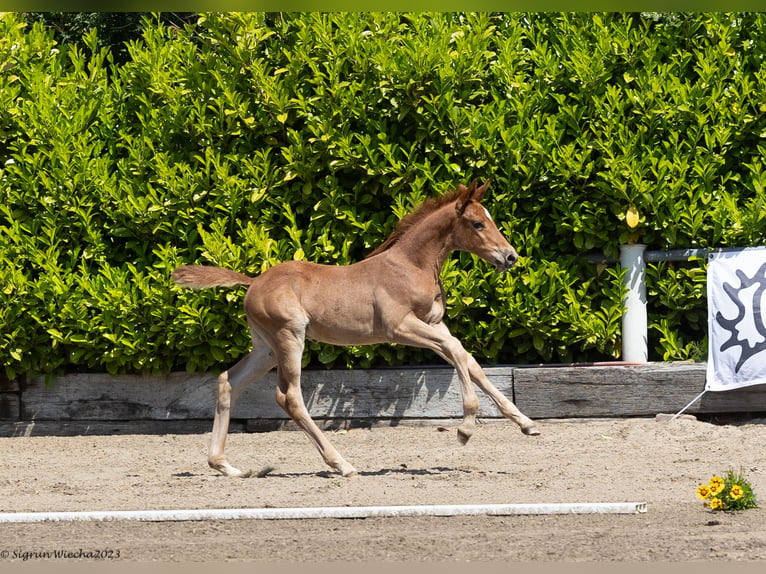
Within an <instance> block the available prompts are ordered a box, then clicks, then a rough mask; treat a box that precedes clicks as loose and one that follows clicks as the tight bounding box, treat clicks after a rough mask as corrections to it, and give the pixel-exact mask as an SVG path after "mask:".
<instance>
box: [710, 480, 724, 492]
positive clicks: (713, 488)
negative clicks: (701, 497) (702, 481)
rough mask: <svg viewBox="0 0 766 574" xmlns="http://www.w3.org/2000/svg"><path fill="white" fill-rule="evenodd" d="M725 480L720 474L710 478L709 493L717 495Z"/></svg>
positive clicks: (721, 489)
mask: <svg viewBox="0 0 766 574" xmlns="http://www.w3.org/2000/svg"><path fill="white" fill-rule="evenodd" d="M724 485H725V482H724V480H723V479H722V478H721V477H720V476H714V477H713V478H711V479H710V494H711V495H713V496H718V495H719V494H721V492H722V491H723V489H724Z"/></svg>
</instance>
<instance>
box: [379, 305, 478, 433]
mask: <svg viewBox="0 0 766 574" xmlns="http://www.w3.org/2000/svg"><path fill="white" fill-rule="evenodd" d="M393 342H395V343H401V344H404V345H411V346H413V347H422V348H426V349H431V350H433V351H434V352H436V353H437V354H438V355H439V356H441V357H442V358H443V359H444V360H445V361H447V362H448V363H449V364H450V365H452V366H453V367H455V370H456V371H457V375H458V379H459V381H460V390H461V391H462V395H463V422H462V423H461V424H460V426H458V427H457V438H458V440H459V441H460V443H461V444H465V443H466V442H468V439H469V438H471V435H473V431H474V429H475V427H476V415H477V414H478V412H479V398H478V397H477V396H476V391H474V389H473V386H472V385H471V376H470V371H469V368H468V359H470V357H471V356H470V355H469V354H468V352H467V351H466V350H465V349H464V348H463V345H462V344H461V343H460V341H458V340H457V339H456V338H455V337H453V336H452V335H451V334H450V332H449V329H447V326H446V325H445V324H444V323H436V324H429V323H425V322H423V321H421V320H420V319H418V317H417V316H415V314H413V313H411V314H409V315H407V316H406V317H405V318H404V320H403V321H402V322H401V324H400V325H399V327H398V329H397V330H396V333H395V335H394V338H393Z"/></svg>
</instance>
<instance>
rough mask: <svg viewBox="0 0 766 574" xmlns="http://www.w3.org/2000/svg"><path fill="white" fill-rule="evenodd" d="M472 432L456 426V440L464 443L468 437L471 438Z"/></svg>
mask: <svg viewBox="0 0 766 574" xmlns="http://www.w3.org/2000/svg"><path fill="white" fill-rule="evenodd" d="M472 434H473V431H470V430H467V429H464V428H461V427H458V428H457V441H458V442H459V443H460V444H462V445H464V444H465V443H467V442H468V439H469V438H471V435H472Z"/></svg>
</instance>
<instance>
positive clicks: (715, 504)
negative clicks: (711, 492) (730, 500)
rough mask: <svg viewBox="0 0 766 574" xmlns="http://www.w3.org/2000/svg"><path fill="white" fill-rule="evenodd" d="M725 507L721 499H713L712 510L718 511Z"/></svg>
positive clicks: (711, 500) (711, 501)
mask: <svg viewBox="0 0 766 574" xmlns="http://www.w3.org/2000/svg"><path fill="white" fill-rule="evenodd" d="M722 507H723V502H722V501H721V499H720V498H711V499H710V508H711V509H712V510H718V509H719V508H722Z"/></svg>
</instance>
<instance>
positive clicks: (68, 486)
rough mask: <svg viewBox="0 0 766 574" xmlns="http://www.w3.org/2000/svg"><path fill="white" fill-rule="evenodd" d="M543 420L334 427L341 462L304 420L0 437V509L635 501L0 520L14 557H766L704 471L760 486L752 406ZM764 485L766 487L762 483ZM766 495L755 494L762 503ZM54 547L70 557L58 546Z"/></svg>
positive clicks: (763, 521)
mask: <svg viewBox="0 0 766 574" xmlns="http://www.w3.org/2000/svg"><path fill="white" fill-rule="evenodd" d="M729 423H730V424H712V423H708V422H701V421H697V420H692V419H677V420H674V421H672V422H658V421H656V420H655V419H622V420H589V421H582V420H570V421H563V422H562V421H541V422H540V430H541V431H542V434H541V435H540V436H536V437H528V436H524V435H522V434H521V433H520V432H519V431H518V429H517V428H516V427H515V426H513V425H512V424H510V423H506V422H490V423H486V424H483V425H481V426H480V427H479V428H478V430H477V432H476V434H475V435H474V436H473V438H472V439H471V440H470V441H469V442H468V444H467V445H466V446H461V445H459V444H458V442H457V440H456V436H455V432H454V429H449V431H441V430H439V429H438V428H437V427H434V426H427V427H409V426H398V427H385V428H372V429H355V430H350V431H347V432H344V431H340V432H330V433H328V434H329V435H330V438H331V440H332V441H333V443H334V444H335V445H336V447H337V448H338V450H339V451H340V452H341V453H342V454H343V455H344V456H345V457H346V459H347V460H348V461H349V462H350V463H351V464H353V465H354V466H355V467H356V469H357V470H358V471H359V475H358V476H356V477H353V478H342V477H341V476H339V475H338V474H336V473H334V472H333V471H331V470H329V469H327V468H326V467H325V466H324V463H323V462H322V460H321V458H320V457H319V455H318V454H317V452H316V451H315V450H314V448H313V446H312V445H311V444H310V443H309V441H308V439H307V438H306V437H305V436H304V435H303V434H302V433H300V432H298V431H275V432H268V433H254V434H244V433H243V434H232V435H230V436H229V440H228V443H227V454H228V455H229V460H230V462H231V463H232V464H234V465H235V466H238V467H240V468H242V469H253V470H255V471H258V470H261V469H263V468H266V467H273V470H272V471H271V472H269V473H268V474H267V475H266V476H265V477H262V478H257V477H253V478H247V479H241V478H239V479H232V478H225V477H223V476H220V475H218V474H217V473H216V472H215V471H213V470H211V469H209V468H208V466H207V462H206V453H207V443H208V440H209V438H210V435H209V433H208V434H189V435H164V436H157V435H123V436H76V437H15V438H0V448H1V449H2V453H3V457H2V460H0V468H1V469H2V473H1V474H0V512H4V513H8V512H29V511H32V512H45V511H86V510H136V509H188V508H263V507H315V506H370V505H410V504H418V505H420V504H479V503H489V504H494V503H530V502H531V503H539V502H553V503H566V502H594V503H595V502H646V503H647V505H648V511H647V512H646V513H645V514H636V515H603V514H602V515H592V514H591V515H565V516H553V515H548V516H495V517H488V516H479V517H412V518H368V519H307V520H290V521H275V520H220V521H201V522H158V523H155V522H152V523H146V522H77V523H71V522H70V523H44V524H1V525H0V532H2V538H1V541H0V563H1V562H8V561H13V560H15V561H23V560H26V561H43V560H49V561H66V560H69V561H73V560H86V561H97V560H105V561H115V562H118V561H119V562H125V561H192V562H212V561H226V560H231V561H279V562H301V561H321V562H325V561H336V560H339V561H345V562H348V561H373V560H374V561H380V560H384V561H393V560H396V561H402V560H404V561H417V562H419V561H439V560H448V561H467V560H470V561H477V560H478V561H481V560H488V561H503V562H506V561H514V560H519V561H528V560H534V561H549V560H556V561H561V560H564V561H589V560H600V561H601V560H605V561H612V560H627V561H645V560H652V561H656V560H672V561H675V560H684V561H686V560H738V561H743V560H766V509H764V508H759V509H756V510H749V511H744V512H739V513H721V512H716V513H713V512H711V511H710V510H707V509H705V508H703V506H702V503H701V501H699V500H698V499H697V498H696V496H695V491H696V488H697V486H698V485H699V484H702V483H705V482H707V480H708V479H709V478H710V477H711V476H712V475H713V474H717V473H724V472H725V471H726V470H728V469H733V470H737V471H741V472H742V473H743V474H744V475H745V476H746V477H747V478H748V479H749V480H750V482H751V484H752V486H753V489H754V491H755V493H756V496H758V495H759V494H763V493H766V424H764V421H763V419H751V420H749V421H744V420H743V421H733V422H732V421H729ZM763 496H766V494H763ZM764 505H766V503H764ZM62 552H64V553H69V557H68V558H67V557H66V556H64V557H62ZM57 553H58V555H57Z"/></svg>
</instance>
